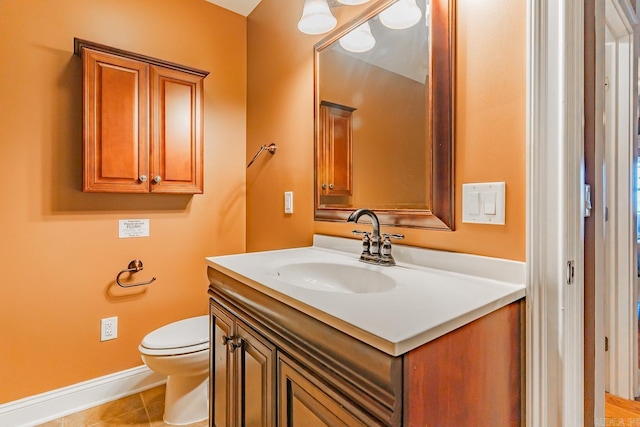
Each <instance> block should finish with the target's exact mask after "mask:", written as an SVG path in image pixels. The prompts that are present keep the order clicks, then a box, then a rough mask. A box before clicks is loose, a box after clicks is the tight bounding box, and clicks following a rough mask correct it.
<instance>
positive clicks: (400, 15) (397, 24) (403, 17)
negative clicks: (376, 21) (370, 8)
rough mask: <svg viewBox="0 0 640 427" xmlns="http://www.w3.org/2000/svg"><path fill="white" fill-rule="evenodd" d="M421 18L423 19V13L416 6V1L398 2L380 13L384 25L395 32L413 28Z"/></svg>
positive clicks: (400, 0) (399, 0)
mask: <svg viewBox="0 0 640 427" xmlns="http://www.w3.org/2000/svg"><path fill="white" fill-rule="evenodd" d="M420 18H422V11H421V10H420V8H419V7H418V5H417V4H416V0H398V1H397V2H396V3H394V4H392V5H391V6H389V7H388V8H386V9H385V10H383V11H382V12H380V22H382V25H384V26H385V27H387V28H391V29H394V30H404V29H405V28H410V27H413V26H414V25H416V24H417V23H418V21H420Z"/></svg>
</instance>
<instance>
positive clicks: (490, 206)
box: [484, 191, 496, 215]
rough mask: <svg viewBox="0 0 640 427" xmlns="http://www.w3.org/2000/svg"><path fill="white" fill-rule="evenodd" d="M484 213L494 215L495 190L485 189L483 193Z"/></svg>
mask: <svg viewBox="0 0 640 427" xmlns="http://www.w3.org/2000/svg"><path fill="white" fill-rule="evenodd" d="M484 214H485V215H495V214H496V192H495V191H487V192H486V193H484Z"/></svg>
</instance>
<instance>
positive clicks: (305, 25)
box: [298, 0, 338, 34]
mask: <svg viewBox="0 0 640 427" xmlns="http://www.w3.org/2000/svg"><path fill="white" fill-rule="evenodd" d="M337 22H338V21H337V20H336V18H335V17H334V16H333V14H332V13H331V10H329V5H328V4H327V0H305V1H304V7H303V8H302V17H301V18H300V21H299V22H298V29H299V30H300V31H302V32H303V33H305V34H322V33H326V32H327V31H331V30H332V29H333V28H334V27H335V26H336V23H337Z"/></svg>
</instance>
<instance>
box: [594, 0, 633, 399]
mask: <svg viewBox="0 0 640 427" xmlns="http://www.w3.org/2000/svg"><path fill="white" fill-rule="evenodd" d="M637 23H638V20H637V18H636V16H635V11H634V10H633V8H632V6H631V4H630V3H629V1H628V0H606V1H605V25H606V27H607V28H608V29H609V30H610V32H611V35H612V37H613V42H611V43H607V44H606V46H605V51H606V52H607V54H608V55H609V57H611V58H612V59H613V62H612V63H611V64H610V66H608V67H607V68H608V69H607V70H606V72H607V74H606V75H607V77H608V78H609V90H608V92H607V95H606V96H605V99H606V100H607V102H606V104H605V105H606V106H607V108H605V112H606V116H605V117H606V119H607V122H606V124H605V130H606V133H605V135H606V141H607V143H606V144H604V145H605V147H606V148H605V161H604V162H603V163H604V164H605V165H606V172H605V176H606V181H605V182H606V187H605V189H606V190H605V193H606V197H605V200H606V201H607V202H606V203H607V207H608V208H609V209H608V210H609V218H608V221H607V222H606V223H605V225H604V233H605V236H606V239H605V241H606V243H605V247H606V259H607V261H608V263H607V268H604V266H602V265H600V267H602V268H604V274H603V276H604V278H605V280H604V281H603V282H598V281H596V288H597V289H598V290H597V293H596V295H604V300H605V303H604V304H602V306H603V307H604V310H605V315H604V318H605V319H606V320H605V323H604V325H605V326H604V327H605V331H604V333H605V334H606V336H607V337H608V348H609V351H608V354H607V357H606V358H605V361H606V369H605V371H606V372H607V377H606V378H605V384H606V390H607V391H608V392H610V393H612V394H615V395H617V396H620V397H622V398H625V399H633V398H634V397H635V396H637V395H638V314H637V305H636V304H637V300H638V292H637V287H636V281H637V261H635V260H637V250H636V207H635V206H636V205H635V201H636V196H635V184H634V180H635V176H636V173H635V157H636V140H637V119H636V117H637V116H636V103H637V101H636V100H637V93H638V87H637V86H638V85H637V77H634V76H637V70H636V67H637V65H636V64H637V60H634V58H636V57H637V52H636V46H635V40H634V27H635V26H636V25H637ZM609 123H610V125H609ZM600 264H603V263H600ZM597 267H598V265H597ZM596 274H598V273H596ZM600 287H602V290H600V289H599V288H600ZM598 306H600V305H598Z"/></svg>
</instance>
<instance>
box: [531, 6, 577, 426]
mask: <svg viewBox="0 0 640 427" xmlns="http://www.w3.org/2000/svg"><path fill="white" fill-rule="evenodd" d="M583 31H584V4H583V1H582V0H528V19H527V53H528V54H527V59H528V64H527V322H526V323H527V326H526V328H527V334H526V335H527V341H526V353H527V356H526V360H527V367H526V370H527V372H526V375H527V392H526V396H527V398H526V399H527V402H526V403H527V409H526V414H527V415H526V417H527V423H526V425H527V426H530V427H554V426H569V425H583V421H584V406H583V405H584V403H583V396H584V373H583V369H584V368H583V367H584V354H583V348H584V345H583V341H584V339H583V336H584V335H583V330H584V323H583V318H584V293H583V280H584V274H583V271H584V261H583V258H584V256H583V227H584V225H583V224H584V221H583V218H582V212H583V210H582V206H583V202H584V199H583V194H584V193H583V184H584V176H583V168H582V158H583V150H584V147H583V141H584V136H583V133H584V128H583V120H584V68H583V66H584V47H583V46H584V41H583V37H584V34H583ZM569 262H572V272H573V278H572V284H568V283H567V282H568V263H569Z"/></svg>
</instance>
